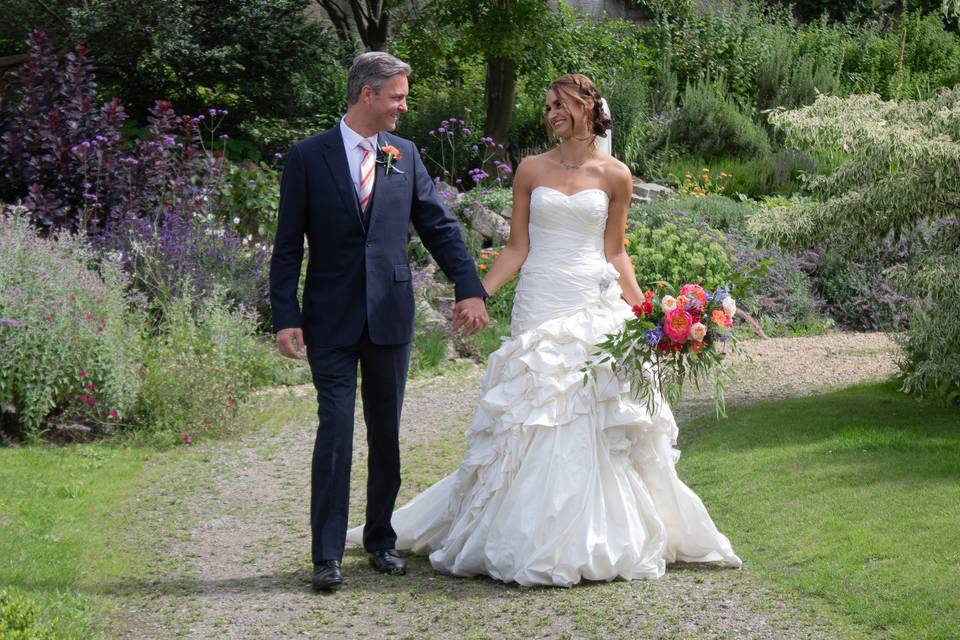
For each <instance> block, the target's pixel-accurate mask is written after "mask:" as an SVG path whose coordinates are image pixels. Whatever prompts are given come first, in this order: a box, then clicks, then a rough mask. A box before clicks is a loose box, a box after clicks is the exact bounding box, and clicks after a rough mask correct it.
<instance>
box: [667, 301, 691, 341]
mask: <svg viewBox="0 0 960 640" xmlns="http://www.w3.org/2000/svg"><path fill="white" fill-rule="evenodd" d="M691 325H693V317H692V316H691V315H690V314H689V313H687V312H686V311H684V310H683V309H681V308H680V307H676V308H675V309H674V310H673V311H668V312H667V313H666V315H665V316H664V317H663V332H664V333H666V334H667V337H668V338H670V339H671V340H673V341H674V342H677V343H683V342H686V341H687V337H688V336H689V335H690V327H691Z"/></svg>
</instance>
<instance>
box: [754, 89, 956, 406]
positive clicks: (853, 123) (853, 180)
mask: <svg viewBox="0 0 960 640" xmlns="http://www.w3.org/2000/svg"><path fill="white" fill-rule="evenodd" d="M771 120H772V122H773V123H774V124H775V125H776V126H778V127H780V128H782V129H783V131H784V133H785V134H786V137H787V142H788V143H789V144H791V145H793V146H797V147H800V148H803V149H813V150H818V151H823V152H826V153H837V154H839V153H842V154H843V155H844V156H845V157H847V158H849V159H848V160H847V161H846V162H845V163H843V164H842V165H841V166H840V167H839V168H838V169H837V170H836V171H834V172H833V173H831V174H829V175H824V176H816V177H812V178H811V179H810V181H809V183H808V188H809V189H810V191H811V192H812V193H813V194H814V196H815V197H816V198H817V199H818V201H817V202H814V203H812V204H802V203H801V204H794V205H793V206H786V207H783V206H780V207H765V208H763V209H761V211H760V212H759V213H758V214H757V215H756V216H755V217H754V218H753V219H752V220H751V223H750V226H751V229H752V230H753V232H754V233H755V234H757V235H758V236H759V237H761V238H764V239H765V240H767V241H770V242H776V243H779V244H781V245H783V246H786V247H794V248H800V247H807V246H814V245H816V244H818V243H821V242H823V241H824V240H827V239H829V238H831V237H840V238H841V239H842V240H843V242H844V243H845V244H846V245H847V246H849V247H857V246H858V245H862V244H865V243H867V242H876V241H878V240H881V239H883V238H884V237H885V236H887V234H890V233H892V234H894V237H896V236H898V235H900V234H904V233H908V232H910V231H912V230H913V229H914V228H916V227H917V226H918V225H919V224H921V223H928V224H932V225H935V231H934V232H933V234H932V236H931V238H930V246H929V248H928V249H927V250H926V251H924V252H923V253H921V254H920V255H918V256H916V257H915V259H914V260H913V261H912V263H911V264H910V265H908V266H906V267H903V268H901V269H899V270H898V282H899V284H900V286H901V287H902V290H903V292H904V293H905V294H907V295H909V296H910V297H911V298H912V299H913V300H914V303H913V305H911V307H910V310H909V321H908V323H909V331H908V334H907V336H906V338H905V341H904V344H903V346H904V353H905V356H906V357H905V360H904V361H903V362H902V363H901V371H902V373H903V376H904V378H903V382H904V390H906V391H909V392H912V393H915V394H917V395H920V396H926V395H930V396H935V397H939V398H943V399H946V400H950V401H954V402H960V366H957V365H958V363H960V320H958V319H960V295H958V293H960V292H958V286H960V285H958V280H957V278H956V274H957V273H958V271H957V266H958V261H957V253H958V252H960V231H958V227H960V220H958V218H957V211H958V210H960V141H958V132H960V89H952V90H945V91H943V92H941V93H940V94H939V95H938V96H936V97H935V98H931V99H929V100H924V101H902V102H900V103H896V102H884V101H883V100H881V99H880V98H879V97H878V96H876V95H867V96H852V97H850V98H846V99H842V98H836V97H830V96H821V97H819V98H818V99H817V101H816V102H815V103H814V104H813V105H811V106H809V107H804V108H802V109H798V110H796V111H787V112H782V113H777V114H774V115H773V116H772V117H771Z"/></svg>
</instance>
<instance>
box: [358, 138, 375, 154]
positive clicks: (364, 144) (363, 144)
mask: <svg viewBox="0 0 960 640" xmlns="http://www.w3.org/2000/svg"><path fill="white" fill-rule="evenodd" d="M357 146H358V147H360V148H361V149H363V150H364V151H373V143H371V142H370V141H369V140H367V139H366V138H364V139H363V140H361V141H360V143H359V144H358V145H357Z"/></svg>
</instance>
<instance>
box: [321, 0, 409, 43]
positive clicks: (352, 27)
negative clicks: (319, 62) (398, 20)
mask: <svg viewBox="0 0 960 640" xmlns="http://www.w3.org/2000/svg"><path fill="white" fill-rule="evenodd" d="M314 2H316V3H317V4H318V5H319V6H320V7H321V8H322V9H323V10H324V11H326V12H327V16H328V17H329V18H330V22H332V23H333V27H334V29H336V31H337V34H338V35H339V36H340V38H341V40H343V42H344V44H346V45H348V46H349V45H351V44H352V42H351V41H352V40H353V33H354V32H356V34H357V35H358V36H359V37H360V41H361V42H363V44H364V46H365V47H366V48H367V49H369V50H371V51H386V48H387V44H388V42H389V41H390V25H391V22H392V19H393V17H394V14H395V13H396V12H397V11H399V10H400V9H401V8H402V6H404V5H408V4H413V5H414V6H415V5H416V3H415V2H414V3H409V2H406V3H405V2H403V1H402V0H345V1H344V0H314ZM344 5H346V6H344ZM348 10H349V13H348Z"/></svg>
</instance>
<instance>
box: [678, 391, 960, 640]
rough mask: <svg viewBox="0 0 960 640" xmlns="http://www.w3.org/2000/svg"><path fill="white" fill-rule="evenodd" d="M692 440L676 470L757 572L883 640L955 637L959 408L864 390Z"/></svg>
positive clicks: (783, 405)
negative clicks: (873, 631) (880, 634)
mask: <svg viewBox="0 0 960 640" xmlns="http://www.w3.org/2000/svg"><path fill="white" fill-rule="evenodd" d="M691 431H692V435H689V434H690V433H691ZM691 431H688V437H687V442H686V444H688V445H690V446H689V452H688V453H685V455H684V456H683V457H682V458H681V463H680V475H681V477H683V478H684V479H685V480H687V481H688V482H689V483H690V485H691V486H692V487H693V488H694V490H695V491H697V492H698V493H699V494H700V495H701V497H702V498H703V499H704V501H705V502H706V504H707V506H708V508H709V509H710V512H711V514H712V515H713V516H714V518H715V519H716V520H717V522H718V526H719V527H720V529H721V530H722V531H724V532H725V533H726V534H727V535H728V536H729V537H730V538H731V540H732V541H733V544H734V547H735V548H736V549H737V551H738V553H739V554H740V555H741V557H743V558H744V561H745V562H746V563H748V564H751V565H753V566H754V567H755V568H756V569H757V570H758V571H760V573H761V575H763V576H764V577H765V578H767V579H769V580H771V581H774V582H776V583H778V584H779V585H782V586H784V587H786V588H788V589H790V590H794V591H797V592H800V593H802V594H807V595H812V596H815V597H817V598H820V599H822V600H823V601H824V602H825V603H826V604H827V605H828V606H829V607H831V608H833V609H835V610H837V611H838V612H840V613H842V614H843V615H845V616H847V617H849V618H850V619H852V620H854V621H856V622H857V623H860V624H864V625H867V626H868V627H871V628H874V629H876V630H878V631H881V632H886V633H884V634H883V635H886V636H889V637H894V638H910V639H919V638H942V639H944V640H946V639H948V638H952V639H956V638H958V637H960V596H958V594H960V571H958V567H960V526H958V525H960V410H958V409H956V408H940V407H932V406H925V405H920V404H917V403H916V402H915V401H913V400H912V399H910V398H908V397H905V396H903V395H901V394H899V393H897V392H896V389H895V386H893V385H890V384H887V385H867V386H857V387H853V388H850V389H846V390H843V391H839V392H836V393H832V394H829V395H823V396H815V397H812V398H804V399H794V400H787V401H781V402H774V403H769V404H763V405H756V406H752V407H746V408H742V409H734V410H731V412H730V418H729V419H728V420H727V421H724V422H720V423H716V422H714V421H712V420H708V421H704V422H701V423H699V424H698V425H694V429H693V430H691ZM681 444H684V443H681Z"/></svg>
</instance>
